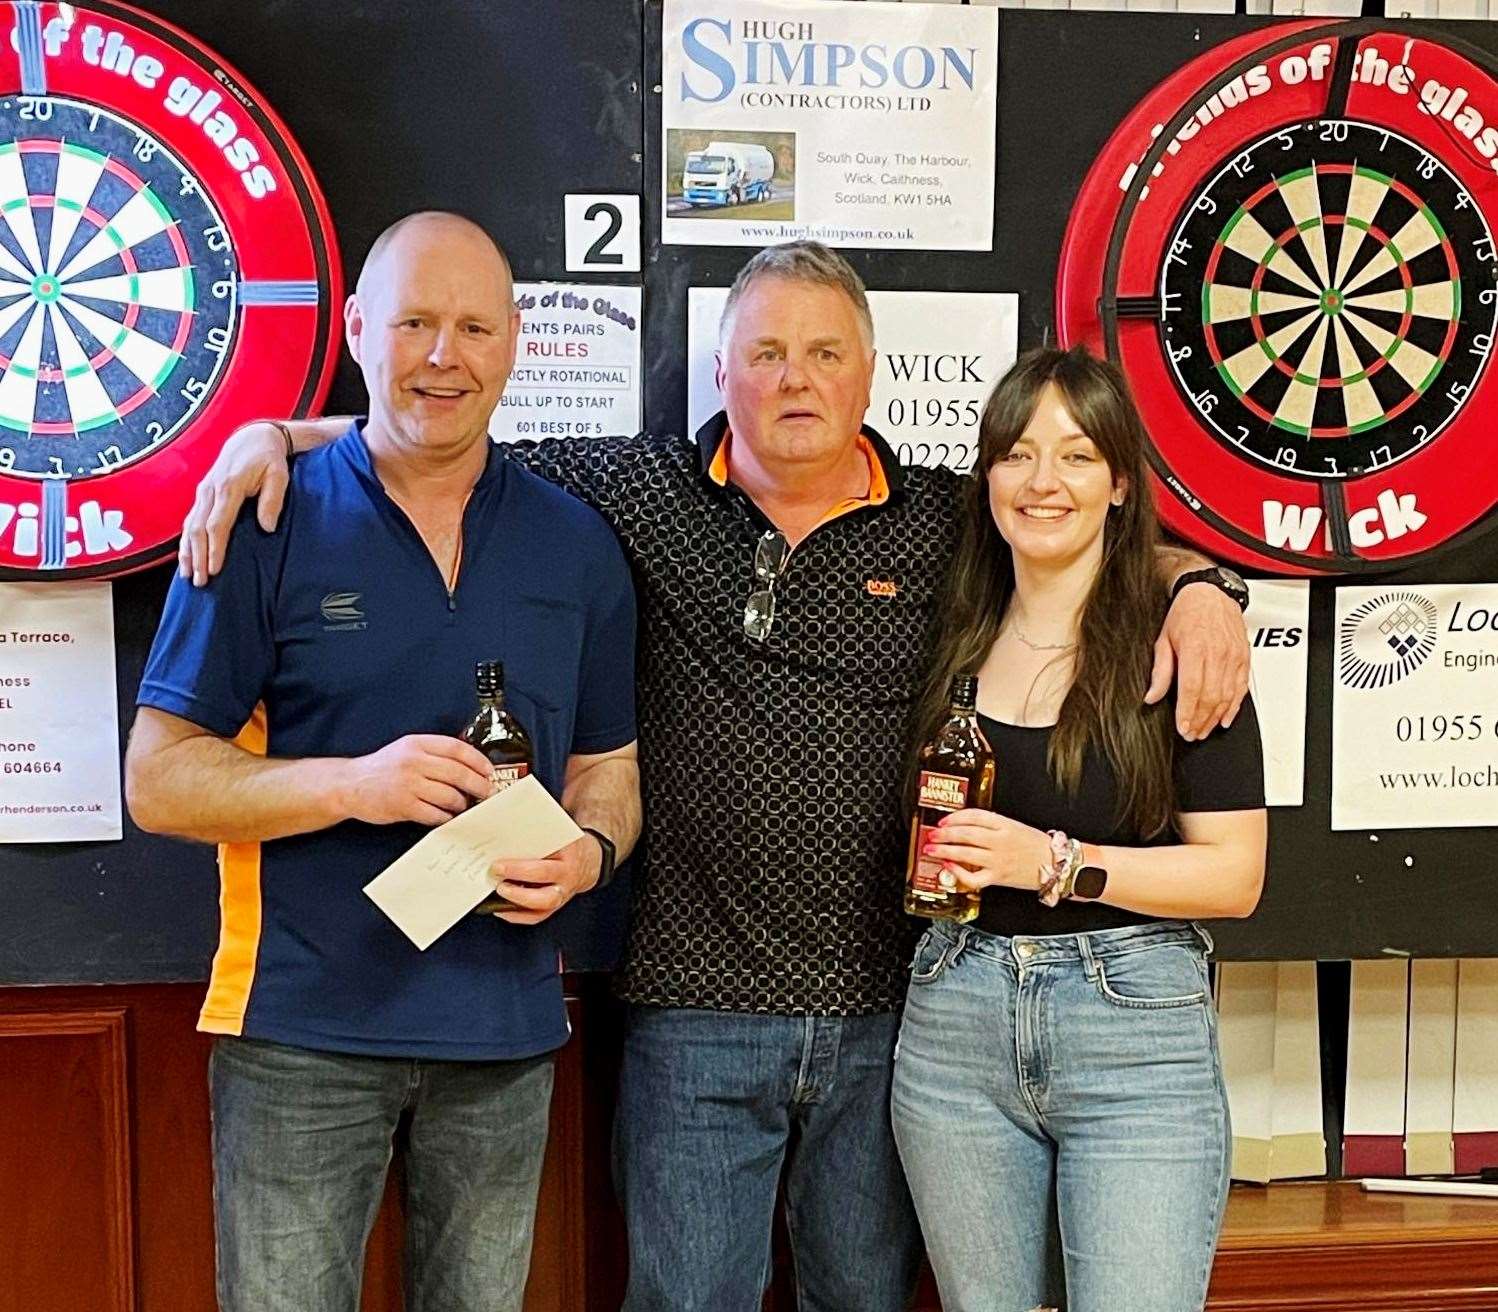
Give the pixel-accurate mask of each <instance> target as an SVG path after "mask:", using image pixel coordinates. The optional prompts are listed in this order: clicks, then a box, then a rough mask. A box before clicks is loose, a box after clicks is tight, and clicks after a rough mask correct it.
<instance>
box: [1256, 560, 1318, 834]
mask: <svg viewBox="0 0 1498 1312" xmlns="http://www.w3.org/2000/svg"><path fill="white" fill-rule="evenodd" d="M1248 591H1249V600H1248V613H1247V614H1246V616H1245V617H1244V618H1245V620H1246V622H1247V624H1248V637H1249V642H1250V643H1251V644H1252V648H1251V653H1252V660H1253V673H1252V681H1251V684H1250V690H1251V692H1252V693H1253V699H1254V711H1255V713H1256V714H1257V715H1258V717H1259V734H1260V736H1261V738H1262V739H1263V743H1264V801H1265V803H1266V804H1267V805H1269V806H1299V805H1301V803H1302V802H1304V801H1305V778H1306V651H1307V641H1306V638H1307V633H1308V632H1309V627H1310V606H1311V585H1310V582H1309V580H1306V579H1249V580H1248Z"/></svg>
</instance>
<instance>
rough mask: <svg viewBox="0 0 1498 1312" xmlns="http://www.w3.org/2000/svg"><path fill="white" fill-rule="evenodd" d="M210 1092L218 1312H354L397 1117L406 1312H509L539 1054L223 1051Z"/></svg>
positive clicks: (534, 1122) (264, 1046)
mask: <svg viewBox="0 0 1498 1312" xmlns="http://www.w3.org/2000/svg"><path fill="white" fill-rule="evenodd" d="M209 1082H210V1086H211V1092H212V1101H213V1170H214V1190H213V1192H214V1210H215V1221H216V1230H217V1238H218V1298H219V1307H220V1309H221V1312H356V1309H357V1308H358V1306H359V1286H360V1279H361V1277H362V1275H363V1271H364V1244H365V1240H366V1239H367V1238H368V1237H369V1230H370V1227H371V1226H372V1225H373V1224H374V1218H375V1213H376V1212H377V1211H378V1209H379V1205H380V1197H381V1194H382V1193H383V1191H384V1184H385V1174H386V1170H387V1169H388V1167H389V1165H390V1158H391V1152H392V1139H393V1136H394V1134H395V1127H396V1122H397V1121H398V1120H399V1119H400V1117H401V1115H402V1114H403V1113H405V1112H409V1113H410V1130H409V1135H410V1137H409V1142H408V1148H407V1152H406V1187H407V1221H406V1265H407V1280H406V1309H407V1312H502V1310H507V1309H515V1310H516V1312H518V1309H519V1308H520V1305H521V1300H522V1297H523V1295H524V1292H525V1279H526V1273H527V1271H528V1270H529V1268H530V1251H531V1231H532V1227H533V1223H534V1221H535V1212H536V1190H537V1187H538V1184H539V1182H540V1178H541V1158H542V1155H543V1153H544V1151H545V1148H546V1129H547V1115H548V1111H549V1107H550V1103H551V1082H552V1061H551V1057H550V1056H549V1055H547V1056H544V1057H537V1058H532V1059H530V1060H526V1061H513V1062H442V1061H416V1060H410V1059H404V1058H387V1057H356V1056H347V1055H344V1054H342V1053H330V1052H313V1051H309V1050H307V1049H304V1048H292V1047H285V1046H283V1045H281V1044H275V1043H262V1042H259V1041H256V1040H250V1039H220V1040H218V1042H217V1043H216V1044H215V1045H214V1049H213V1059H212V1064H211V1067H210V1074H209Z"/></svg>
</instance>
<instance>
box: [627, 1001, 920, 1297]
mask: <svg viewBox="0 0 1498 1312" xmlns="http://www.w3.org/2000/svg"><path fill="white" fill-rule="evenodd" d="M897 1024H898V1017H896V1016H891V1015H883V1016H753V1015H740V1014H737V1013H731V1012H718V1011H695V1010H687V1009H678V1008H657V1007H634V1008H631V1011H630V1017H629V1028H628V1033H627V1036H626V1039H625V1047H624V1063H623V1068H622V1070H621V1072H620V1081H619V1109H618V1115H617V1119H616V1121H615V1132H614V1133H615V1166H616V1173H617V1183H618V1186H619V1194H620V1199H621V1201H622V1203H623V1206H624V1217H625V1224H626V1227H627V1229H628V1232H629V1259H630V1260H629V1290H628V1293H627V1294H626V1296H625V1300H624V1309H625V1312H758V1310H759V1307H760V1303H761V1299H762V1297H763V1293H764V1290H765V1287H766V1284H767V1283H768V1278H769V1272H770V1229H771V1220H772V1217H773V1214H774V1208H775V1194H776V1188H777V1185H779V1183H780V1182H781V1179H782V1173H783V1175H784V1183H785V1199H786V1221H787V1223H788V1227H789V1230H790V1239H791V1251H792V1256H793V1258H794V1260H795V1273H796V1287H797V1296H798V1304H799V1306H800V1308H801V1312H900V1310H901V1309H903V1308H905V1307H906V1306H907V1305H908V1302H909V1299H910V1296H911V1294H912V1293H913V1291H914V1287H915V1279H916V1275H917V1272H918V1269H919V1263H920V1252H921V1247H920V1236H919V1234H918V1231H917V1228H916V1221H915V1214H914V1212H913V1211H912V1209H911V1206H910V1195H909V1193H908V1191H907V1190H906V1187H905V1179H904V1176H903V1175H902V1174H901V1171H900V1162H899V1158H898V1155H897V1153H896V1151H895V1145H894V1139H893V1137H892V1135H891V1134H890V1125H889V1077H890V1057H891V1054H892V1050H893V1048H894V1041H895V1032H896V1027H897Z"/></svg>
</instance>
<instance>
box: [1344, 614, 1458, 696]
mask: <svg viewBox="0 0 1498 1312" xmlns="http://www.w3.org/2000/svg"><path fill="white" fill-rule="evenodd" d="M1436 621H1437V613H1436V606H1435V603H1434V602H1433V601H1431V600H1430V598H1429V597H1426V596H1422V595H1421V594H1420V593H1418V592H1386V593H1384V594H1383V595H1382V596H1380V597H1374V598H1373V599H1372V600H1370V601H1365V602H1364V603H1363V604H1362V605H1361V606H1358V607H1356V608H1355V609H1354V610H1352V611H1350V612H1348V614H1347V615H1345V616H1344V617H1343V619H1342V623H1341V624H1340V626H1339V627H1338V629H1337V677H1338V678H1339V679H1341V681H1342V684H1343V686H1344V687H1347V688H1387V687H1388V686H1389V685H1390V684H1392V683H1397V682H1399V680H1400V679H1402V678H1404V676H1405V675H1407V674H1410V673H1411V672H1413V671H1414V670H1417V669H1419V668H1420V666H1421V665H1423V664H1424V663H1425V661H1426V659H1427V658H1428V657H1429V656H1430V654H1431V652H1433V651H1435V649H1436Z"/></svg>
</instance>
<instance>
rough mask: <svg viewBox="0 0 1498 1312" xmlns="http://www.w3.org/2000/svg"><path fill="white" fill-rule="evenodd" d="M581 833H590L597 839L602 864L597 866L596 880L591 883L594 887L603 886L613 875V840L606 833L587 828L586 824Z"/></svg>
mask: <svg viewBox="0 0 1498 1312" xmlns="http://www.w3.org/2000/svg"><path fill="white" fill-rule="evenodd" d="M583 833H585V834H592V835H593V837H594V838H596V839H597V840H598V846H599V847H600V848H601V849H602V850H603V864H602V865H601V866H599V867H598V882H597V883H596V884H594V885H593V887H594V888H603V887H605V886H606V885H607V884H608V882H609V880H611V879H613V877H614V857H615V849H614V840H613V839H612V838H610V837H609V836H608V835H607V834H600V833H599V832H598V830H596V829H589V828H587V826H584V827H583Z"/></svg>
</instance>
